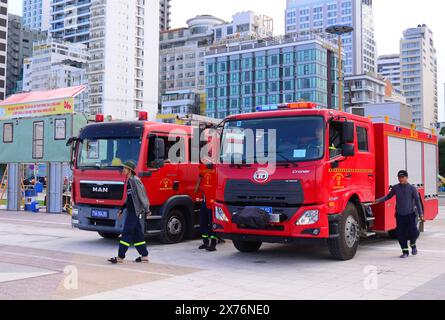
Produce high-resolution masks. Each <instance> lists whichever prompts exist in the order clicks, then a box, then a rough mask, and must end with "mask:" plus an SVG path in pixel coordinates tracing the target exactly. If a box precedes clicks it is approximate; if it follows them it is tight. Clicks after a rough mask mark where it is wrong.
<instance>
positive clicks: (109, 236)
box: [99, 232, 120, 239]
mask: <svg viewBox="0 0 445 320" xmlns="http://www.w3.org/2000/svg"><path fill="white" fill-rule="evenodd" d="M99 235H100V236H101V237H102V238H104V239H117V238H119V236H120V234H118V233H107V232H99Z"/></svg>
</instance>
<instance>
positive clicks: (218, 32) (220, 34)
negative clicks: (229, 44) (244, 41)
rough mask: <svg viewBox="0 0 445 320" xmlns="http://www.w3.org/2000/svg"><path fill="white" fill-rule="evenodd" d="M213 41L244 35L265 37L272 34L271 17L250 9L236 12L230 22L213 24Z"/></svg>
mask: <svg viewBox="0 0 445 320" xmlns="http://www.w3.org/2000/svg"><path fill="white" fill-rule="evenodd" d="M214 33H215V35H214V36H215V38H214V39H215V42H218V41H225V40H230V39H240V38H246V37H252V38H266V37H272V36H273V19H272V18H270V17H268V16H266V15H257V14H255V13H254V12H252V11H244V12H239V13H236V14H234V15H233V16H232V22H226V23H224V24H222V25H218V26H215V28H214Z"/></svg>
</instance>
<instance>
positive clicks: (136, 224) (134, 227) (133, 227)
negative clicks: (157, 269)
mask: <svg viewBox="0 0 445 320" xmlns="http://www.w3.org/2000/svg"><path fill="white" fill-rule="evenodd" d="M124 209H127V218H126V220H125V225H124V231H123V233H122V237H121V241H120V242H119V258H121V259H125V254H126V253H127V250H128V248H130V246H131V245H132V244H133V245H134V246H135V248H136V250H137V251H138V252H139V254H140V255H141V256H143V257H147V256H148V250H147V243H146V242H145V236H144V231H143V230H142V226H141V222H140V220H139V217H138V216H137V215H136V210H135V209H134V203H133V198H132V190H131V186H130V183H128V182H127V200H126V202H125V205H124V206H123V207H122V210H124Z"/></svg>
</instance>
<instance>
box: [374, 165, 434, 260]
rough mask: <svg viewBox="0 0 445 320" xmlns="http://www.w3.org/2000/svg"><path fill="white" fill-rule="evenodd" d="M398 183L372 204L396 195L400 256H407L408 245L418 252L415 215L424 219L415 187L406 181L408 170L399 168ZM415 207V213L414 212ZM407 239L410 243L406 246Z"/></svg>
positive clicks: (414, 253) (382, 201)
mask: <svg viewBox="0 0 445 320" xmlns="http://www.w3.org/2000/svg"><path fill="white" fill-rule="evenodd" d="M398 178H399V184H398V185H395V186H394V187H393V188H392V189H391V192H390V193H389V194H388V195H387V196H386V197H383V198H380V199H377V200H376V201H375V202H374V203H373V204H374V205H375V204H379V203H384V202H386V201H388V200H391V199H392V198H393V197H394V196H396V200H397V204H396V222H397V229H396V234H397V238H398V240H399V244H400V247H401V248H402V255H401V256H400V258H403V259H405V258H408V257H409V254H410V253H409V246H410V247H411V250H412V254H413V255H414V256H415V255H417V254H418V250H417V245H416V241H417V239H418V238H419V234H420V232H419V229H418V227H417V221H418V220H417V219H418V217H417V215H418V216H419V218H420V219H421V221H422V222H424V221H425V219H424V215H423V208H422V204H421V202H420V197H419V192H418V191H417V189H416V187H414V186H413V185H411V184H410V183H409V182H408V172H407V171H406V170H401V171H399V173H398ZM415 208H417V213H416V212H415ZM408 241H409V242H410V245H409V246H408Z"/></svg>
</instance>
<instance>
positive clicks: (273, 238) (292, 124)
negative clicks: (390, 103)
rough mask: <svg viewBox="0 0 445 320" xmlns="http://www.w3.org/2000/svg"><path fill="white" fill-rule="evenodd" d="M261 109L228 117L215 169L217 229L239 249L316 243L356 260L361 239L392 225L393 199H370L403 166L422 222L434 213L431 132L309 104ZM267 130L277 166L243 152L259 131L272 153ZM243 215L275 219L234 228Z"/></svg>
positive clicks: (260, 140)
mask: <svg viewBox="0 0 445 320" xmlns="http://www.w3.org/2000/svg"><path fill="white" fill-rule="evenodd" d="M257 111H258V112H256V113H250V114H242V115H234V116H230V117H228V118H227V119H225V121H224V123H223V129H222V133H221V134H222V137H221V144H222V146H221V150H222V151H221V155H220V157H221V163H220V164H218V165H217V167H216V168H217V169H216V174H217V190H216V201H215V209H214V230H215V231H216V232H217V233H218V234H219V235H220V236H221V237H222V238H227V239H232V240H233V242H234V245H235V247H236V248H237V249H238V250H239V251H241V252H254V251H257V250H258V249H259V248H260V247H261V245H262V243H263V242H269V243H286V244H294V243H300V242H304V241H315V240H320V241H321V242H323V243H326V242H327V245H328V247H329V250H330V252H331V254H332V256H333V257H334V258H335V259H339V260H349V259H352V258H353V257H354V256H355V254H356V251H357V248H358V244H359V239H360V238H361V237H368V236H372V235H374V234H375V233H376V232H378V231H382V232H393V230H394V229H395V227H396V222H395V199H393V200H392V201H390V202H387V203H386V204H381V205H378V206H374V207H371V203H372V202H373V201H374V200H375V199H376V198H379V197H382V196H384V195H386V194H387V193H388V192H389V191H390V188H391V186H393V185H395V184H397V183H398V181H397V172H398V171H399V170H402V169H406V170H408V171H409V173H410V182H411V183H412V184H414V185H415V186H416V187H417V188H418V190H419V193H420V195H421V200H422V205H423V207H424V211H425V217H426V219H427V220H432V219H434V218H435V217H436V216H437V214H438V192H437V187H436V186H437V170H438V169H437V168H438V151H437V150H438V148H437V137H436V136H435V135H434V134H429V133H424V132H419V131H416V130H414V128H405V127H402V126H399V125H394V124H390V123H373V122H372V121H371V119H369V118H365V117H361V116H357V115H352V114H349V113H344V112H338V111H334V110H317V109H315V105H314V104H311V103H290V104H285V105H275V106H265V107H258V108H257ZM271 129H273V130H275V133H274V134H275V141H276V145H275V150H276V152H275V153H276V165H275V166H270V165H267V164H264V162H260V163H263V164H259V162H258V161H257V160H258V159H257V157H258V155H257V153H255V154H254V157H252V156H250V158H249V156H247V151H246V150H247V149H248V145H247V143H246V141H247V139H246V137H247V134H246V132H247V131H249V130H250V132H251V133H253V134H251V136H253V137H254V144H255V143H256V147H255V148H258V145H261V144H263V145H265V147H264V149H265V150H267V145H268V144H270V143H271V142H270V139H268V138H269V137H268V136H270V135H271V133H270V132H271ZM258 143H259V144H258ZM235 158H236V159H237V160H238V161H233V160H234V159H235ZM252 208H253V209H255V210H256V211H255V210H254V211H252ZM246 209H250V210H249V214H250V215H252V214H253V217H252V216H250V218H253V219H255V212H257V213H258V215H261V214H262V215H264V213H268V214H269V216H270V221H269V222H268V223H267V224H266V225H265V226H261V227H258V226H256V225H254V224H250V223H247V222H246V223H239V222H238V223H234V222H233V220H236V221H240V220H239V219H238V218H239V217H240V216H241V215H242V214H244V213H245V212H247V211H246ZM252 212H254V213H252ZM236 215H238V217H237V219H235V217H236Z"/></svg>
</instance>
